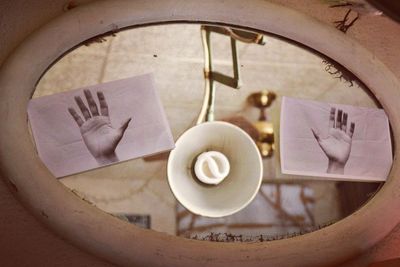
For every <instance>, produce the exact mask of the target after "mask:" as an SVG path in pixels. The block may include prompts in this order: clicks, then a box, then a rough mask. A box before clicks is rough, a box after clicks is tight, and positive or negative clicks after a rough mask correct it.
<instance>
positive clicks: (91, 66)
mask: <svg viewBox="0 0 400 267" xmlns="http://www.w3.org/2000/svg"><path fill="white" fill-rule="evenodd" d="M149 73H151V74H152V76H153V79H154V90H155V91H156V92H157V94H158V96H159V98H160V100H161V106H162V109H163V112H165V116H166V120H167V122H168V125H169V128H170V130H171V134H172V136H171V137H172V138H173V140H174V141H175V142H177V140H178V139H179V140H182V139H180V137H181V136H182V137H183V133H185V132H186V131H187V130H188V129H195V128H196V127H199V126H204V125H207V124H205V123H204V122H211V121H218V122H225V123H227V124H228V123H229V125H234V126H235V127H237V128H239V129H240V130H241V131H243V132H245V133H246V136H248V137H249V140H251V142H252V143H253V145H254V151H257V157H255V158H254V159H252V160H250V161H249V162H250V163H246V164H244V165H240V168H235V165H236V164H239V163H238V161H240V160H241V157H242V159H243V158H244V157H246V158H248V157H251V156H252V155H254V154H251V153H253V152H251V153H250V152H248V153H249V154H246V153H247V147H248V145H244V146H243V147H241V148H238V147H240V144H241V143H240V142H241V141H238V140H239V139H240V138H239V139H232V140H235V141H234V142H228V143H226V144H224V149H226V150H224V151H226V155H227V156H228V159H230V162H229V163H230V166H231V169H230V171H231V173H232V172H240V175H239V176H240V177H241V180H240V179H239V180H238V182H237V183H236V184H237V186H234V187H233V186H232V188H231V187H229V186H226V188H227V189H222V190H223V193H221V190H218V188H225V187H224V186H225V184H227V182H229V181H228V179H229V175H228V176H227V181H222V182H221V184H220V185H216V187H215V188H216V189H217V190H215V191H210V190H209V187H207V186H213V185H207V186H205V185H204V184H199V182H198V181H194V179H193V180H191V182H190V183H188V184H184V183H183V182H182V181H180V180H174V181H171V177H169V178H170V181H168V176H169V175H167V173H168V174H169V173H170V170H169V169H168V168H169V166H168V158H169V157H170V158H171V155H172V154H173V153H175V152H176V150H178V146H177V148H176V149H175V150H173V152H171V153H169V152H161V151H165V150H169V149H166V148H164V149H159V151H158V152H157V153H155V154H154V153H151V154H153V155H151V156H149V155H146V156H141V157H140V158H136V159H133V160H126V161H123V162H119V163H117V164H113V165H108V166H106V167H102V168H96V169H92V170H88V171H84V172H80V173H77V174H73V175H67V176H63V177H61V178H59V181H60V182H61V183H63V184H64V185H65V186H66V187H68V188H69V189H70V190H72V191H73V192H74V193H76V194H77V195H78V196H79V197H80V198H83V199H85V200H86V201H89V202H90V203H92V204H93V205H95V206H96V207H98V208H99V209H102V210H104V211H105V212H107V213H110V214H112V215H114V216H117V217H119V218H121V219H122V220H126V221H128V222H130V223H132V224H135V225H137V226H139V227H143V228H149V229H152V230H155V231H160V232H164V233H168V234H172V235H178V236H181V237H185V238H193V239H200V240H208V241H225V242H241V241H243V242H245V241H265V240H273V239H277V238H287V237H291V236H294V235H298V234H305V233H308V232H311V231H315V230H318V229H320V228H321V227H325V226H327V225H330V224H332V223H335V222H337V221H338V220H340V219H342V218H344V217H346V216H347V215H349V214H351V213H353V212H354V211H356V210H357V209H358V208H359V207H361V206H362V205H363V204H364V203H366V201H368V199H370V198H371V197H373V195H374V194H375V192H376V191H377V190H378V188H379V186H380V185H381V183H379V182H365V181H364V182H356V181H345V180H343V179H342V180H340V179H339V180H332V179H329V178H327V177H313V176H307V175H302V176H299V175H289V174H282V172H281V165H280V164H281V161H280V152H281V151H280V146H279V144H280V138H281V133H280V126H281V125H280V124H281V105H282V99H283V97H284V96H286V97H295V98H300V99H307V100H315V101H320V102H326V103H337V104H341V105H352V106H358V107H365V108H377V107H378V105H379V103H377V101H376V100H375V99H374V98H373V97H372V96H371V95H370V93H369V92H368V90H367V89H366V88H364V87H363V85H362V83H360V82H359V81H357V79H356V78H355V77H353V76H352V75H351V73H349V72H347V71H346V70H345V69H343V68H341V67H340V65H339V64H337V63H335V62H331V61H330V60H329V59H326V58H325V57H323V56H321V55H318V54H316V53H313V52H312V51H310V50H306V49H305V48H304V47H300V46H298V45H296V44H294V43H291V42H288V41H286V40H283V39H280V38H278V37H276V36H273V35H269V34H261V33H257V32H251V31H248V30H244V29H239V28H236V27H224V26H216V25H198V24H166V25H154V26H146V27H139V28H133V29H128V30H124V31H120V32H117V33H114V34H112V35H108V36H103V37H97V38H93V39H91V40H88V41H87V42H85V43H84V44H83V45H81V46H79V47H77V48H76V49H74V50H72V51H71V52H69V53H68V54H66V55H65V56H64V57H63V58H61V59H60V60H59V61H58V62H57V63H56V64H55V65H53V66H52V67H51V68H50V69H49V70H48V71H47V72H46V73H45V75H44V76H43V77H42V79H41V80H40V82H39V83H38V85H37V87H36V90H35V93H34V95H33V97H32V98H33V99H40V97H42V96H49V95H54V94H56V93H60V92H69V91H71V90H74V89H78V88H82V87H87V86H92V87H93V88H96V86H94V85H98V84H103V83H107V82H113V81H117V80H121V79H127V78H131V77H139V76H141V75H146V74H149ZM141 77H142V76H141ZM121 90H122V89H121ZM121 92H122V91H121ZM89 93H90V92H89ZM89 93H87V92H86V91H85V93H84V94H82V95H81V98H80V99H81V100H76V99H75V101H76V102H77V106H76V107H75V109H74V110H70V111H69V112H70V113H69V114H67V113H66V114H67V115H68V116H72V118H74V120H75V122H76V124H77V125H74V126H75V127H77V128H76V129H75V130H76V131H78V130H77V129H78V127H81V125H82V124H83V121H82V123H80V121H79V119H82V120H87V119H88V118H86V117H85V114H84V112H83V111H84V108H83V109H78V106H79V103H80V101H82V103H83V104H84V105H86V109H88V110H90V113H88V114H89V116H93V110H92V108H93V107H94V106H95V107H96V108H97V109H98V115H104V114H102V113H101V112H102V111H101V110H102V109H103V111H104V110H105V105H104V103H105V102H102V101H104V100H106V101H108V102H109V103H108V108H110V114H111V113H112V111H111V104H110V101H112V100H111V99H109V98H107V95H106V97H104V95H102V94H101V93H100V94H99V93H98V92H97V94H95V93H94V91H93V92H91V93H90V94H91V96H89ZM121 94H122V93H121ZM124 97H125V95H124ZM71 99H73V97H72V98H71ZM126 99H128V98H126ZM91 100H93V101H94V102H95V103H96V104H97V105H94V106H93V105H92V106H90V102H91ZM125 102H126V105H127V107H129V105H131V104H132V103H133V102H130V101H128V100H127V101H125ZM102 103H103V104H102ZM80 107H81V106H79V108H80ZM152 110H154V108H152ZM81 111H82V112H81ZM94 112H95V111H94ZM95 114H96V112H95ZM152 114H153V113H152ZM328 114H329V112H328ZM123 115H124V114H122V115H121V116H123ZM112 116H114V117H115V116H116V115H115V112H114V115H112ZM136 116H137V115H135V114H133V116H132V121H128V120H124V123H125V124H124V123H121V125H122V127H125V128H124V132H123V134H124V135H125V134H126V132H125V130H126V129H128V130H129V128H127V127H128V126H129V125H130V124H132V125H131V126H129V127H135V119H137V117H136ZM343 116H344V115H340V125H341V126H340V127H339V128H340V129H341V130H342V131H343V129H344V126H343V127H342V125H345V124H344V117H343ZM334 117H335V124H336V126H337V125H339V124H337V123H338V122H337V117H338V116H337V115H335V116H334ZM110 118H111V121H113V120H114V118H113V117H111V115H110ZM70 119H71V118H70ZM121 120H122V118H121ZM346 120H347V115H346ZM326 121H327V123H328V121H329V117H327V119H326ZM142 123H143V124H145V122H143V121H142ZM136 125H137V124H136ZM196 125H197V126H196ZM347 125H348V126H347ZM71 127H72V126H71ZM192 127H195V128H192ZM351 127H352V126H351V124H350V121H349V122H348V123H347V122H346V128H348V129H346V130H344V131H345V132H346V131H347V132H349V131H350V129H351ZM356 127H357V126H356ZM336 128H337V127H336ZM356 129H357V128H356ZM128 130H126V131H128ZM219 131H222V130H221V129H220V128H218V127H217V128H215V129H214V128H213V129H211V128H210V129H208V130H205V132H207V133H208V134H209V133H211V132H213V133H220V132H219ZM353 131H354V128H353ZM198 132H199V133H198V134H196V135H193V137H191V138H190V139H189V140H188V141H186V144H187V145H186V146H184V149H183V150H185V151H187V150H188V149H189V148H190V147H195V146H196V143H200V141H199V140H203V139H202V138H204V137H205V136H208V134H206V133H205V132H204V131H198ZM186 133H188V132H186ZM221 134H222V133H221ZM310 134H311V131H310ZM122 136H123V135H121V138H120V140H121V141H120V142H123V138H122ZM229 136H230V135H229ZM310 136H311V135H310ZM316 138H317V137H316ZM240 140H241V139H240ZM182 142H183V141H182ZM210 142H214V143H212V145H213V146H214V147H215V148H216V149H215V150H217V151H219V150H221V149H222V148H218V144H220V142H219V141H210ZM243 142H245V141H243ZM176 144H178V143H176ZM117 145H119V144H118V143H117ZM138 147H140V144H136V145H135V146H132V147H131V149H132V150H134V151H136V150H139V148H138ZM114 148H115V147H114ZM93 150H95V149H93ZM208 150H209V149H208V148H207V151H208ZM228 151H229V152H228ZM127 153H128V152H127ZM92 154H93V153H92ZM170 154H171V155H170ZM135 155H136V154H135ZM245 155H248V156H245ZM136 157H137V156H136ZM258 157H259V158H260V166H257V164H253V163H254V162H256V161H257V158H258ZM175 158H176V160H175V161H176V162H177V163H176V162H175V164H176V165H178V166H179V164H180V162H182V158H181V157H180V155H179V156H175ZM232 158H234V160H232ZM197 159H198V158H197ZM191 160H193V158H192V159H191ZM218 160H219V159H218V157H217V159H216V160H215V161H216V163H217V164H219V161H218ZM170 161H171V160H170ZM232 164H233V165H232ZM217 167H218V168H220V167H221V166H217ZM210 169H211V168H210ZM210 169H200V172H201V171H202V170H203V172H204V173H205V175H206V176H207V175H208V176H213V175H214V174H215V173H214V172H213V170H212V169H211V170H210ZM237 169H239V170H237ZM174 170H175V169H174ZM193 171H195V170H193ZM204 173H203V174H204ZM258 173H259V174H258ZM174 175H177V174H175V173H174ZM192 175H194V176H193V177H195V174H193V173H192ZM198 175H199V174H198ZM230 175H232V174H230ZM214 176H215V175H214ZM217 176H218V175H217ZM243 176H246V177H247V180H245V179H243V178H242V177H243ZM193 177H192V178H193ZM253 177H254V178H253ZM211 178H213V177H211ZM214 178H215V177H214ZM252 179H253V180H254V181H255V182H254V183H253V182H252V181H253V180H252ZM257 179H259V183H258V182H257V181H258V180H257ZM174 185H176V186H175V187H174ZM218 186H219V187H218ZM250 187H251V188H250ZM196 188H202V189H201V190H204V192H206V191H207V192H212V193H205V195H202V196H203V197H206V198H207V199H206V200H205V202H207V203H208V206H207V205H206V206H202V207H201V209H196V208H197V207H193V205H194V204H193V203H195V201H194V198H195V197H196V196H198V195H197V193H198V192H197V191H190V190H197V189H196ZM204 188H205V189H204ZM215 188H213V189H212V190H214V189H215ZM233 188H234V189H233ZM249 188H250V189H249ZM176 190H178V191H179V192H178V191H176ZM229 190H231V191H230V194H231V195H230V196H229V197H230V198H231V199H234V200H235V201H226V198H224V196H226V195H227V194H228V193H226V192H228V191H229ZM244 192H246V194H248V195H249V197H243V195H245V193H244ZM251 192H254V193H251ZM174 194H175V195H174ZM190 196H193V199H190ZM216 196H218V197H216ZM177 199H179V201H178V200H177ZM233 202H235V203H234V204H235V205H233ZM236 202H237V203H236ZM228 204H232V206H235V208H232V207H230V206H229V205H228ZM228 206H229V207H228ZM210 209H211V210H212V211H210ZM224 209H231V211H233V212H230V213H229V212H228V213H229V214H230V215H226V214H223V213H215V211H218V210H224ZM207 212H208V213H207ZM213 212H214V213H213ZM200 214H202V215H205V216H202V215H200ZM213 215H216V216H213ZM219 215H221V216H219ZM212 217H214V218H212Z"/></svg>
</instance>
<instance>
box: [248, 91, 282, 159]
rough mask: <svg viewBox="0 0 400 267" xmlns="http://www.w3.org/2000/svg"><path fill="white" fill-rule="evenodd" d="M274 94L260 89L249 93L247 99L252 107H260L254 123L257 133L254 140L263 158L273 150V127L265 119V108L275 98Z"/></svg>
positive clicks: (269, 155) (271, 153)
mask: <svg viewBox="0 0 400 267" xmlns="http://www.w3.org/2000/svg"><path fill="white" fill-rule="evenodd" d="M275 98H276V94H275V93H274V92H271V91H267V90H262V91H260V92H257V93H253V94H251V95H249V97H248V98H247V101H248V102H249V104H250V105H252V106H253V107H256V108H258V109H260V117H259V118H258V121H257V122H255V123H254V126H255V128H256V129H257V131H258V133H259V135H258V138H257V141H256V144H257V147H258V149H259V150H260V153H261V156H262V157H264V158H268V157H271V156H272V155H273V153H274V150H275V145H274V127H273V125H272V123H271V122H269V121H268V119H267V112H266V109H267V108H268V107H270V106H271V104H272V102H273V101H274V100H275Z"/></svg>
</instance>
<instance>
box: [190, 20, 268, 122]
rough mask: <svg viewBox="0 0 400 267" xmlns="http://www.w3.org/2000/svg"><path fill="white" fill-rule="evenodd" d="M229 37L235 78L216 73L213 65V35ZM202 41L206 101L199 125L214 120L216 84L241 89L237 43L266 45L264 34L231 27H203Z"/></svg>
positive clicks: (198, 120) (202, 108)
mask: <svg viewBox="0 0 400 267" xmlns="http://www.w3.org/2000/svg"><path fill="white" fill-rule="evenodd" d="M212 32H213V33H217V34H222V35H227V36H229V37H230V39H231V52H232V67H233V77H230V76H227V75H225V74H222V73H220V72H218V71H215V70H214V68H213V63H212V53H211V42H210V40H211V38H210V37H211V33H212ZM201 40H202V43H203V49H204V79H205V90H204V100H203V105H202V107H201V111H200V114H199V117H198V119H197V124H200V123H202V122H205V121H213V120H214V103H215V82H219V83H222V84H224V85H226V86H229V87H232V88H235V89H239V88H240V87H241V80H240V69H239V59H238V52H237V49H236V41H240V42H244V43H249V44H251V43H253V44H258V45H264V44H265V42H264V36H263V35H262V34H259V33H256V32H250V31H244V30H239V29H233V28H229V27H221V26H211V25H202V26H201Z"/></svg>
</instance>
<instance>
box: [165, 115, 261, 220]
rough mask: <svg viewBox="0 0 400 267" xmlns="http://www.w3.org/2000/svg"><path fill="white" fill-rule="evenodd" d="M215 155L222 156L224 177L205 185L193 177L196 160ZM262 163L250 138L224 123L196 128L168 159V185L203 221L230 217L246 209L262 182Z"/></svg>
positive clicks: (189, 131) (179, 142)
mask: <svg viewBox="0 0 400 267" xmlns="http://www.w3.org/2000/svg"><path fill="white" fill-rule="evenodd" d="M207 151H217V152H220V153H222V154H223V155H225V156H226V158H227V159H228V161H229V165H230V169H229V173H228V175H227V176H226V177H225V178H224V179H223V181H221V182H220V183H219V184H216V185H209V184H205V183H203V182H201V181H199V179H198V178H197V177H196V175H195V170H194V168H195V164H196V161H197V159H198V156H199V155H201V154H202V153H204V152H207ZM262 173H263V167H262V159H261V156H260V153H259V151H258V149H257V146H256V145H255V143H254V141H253V140H252V139H251V137H250V136H249V135H248V134H247V133H246V132H245V131H243V130H242V129H240V128H239V127H237V126H235V125H233V124H230V123H226V122H219V121H216V122H206V123H202V124H199V125H196V126H194V127H192V128H190V129H189V130H187V131H186V132H184V133H183V134H182V135H181V137H180V138H179V139H178V141H177V142H176V146H175V149H174V150H172V151H171V153H170V156H169V158H168V182H169V185H170V188H171V190H172V193H173V194H174V195H175V197H176V199H177V200H178V201H179V202H180V203H181V204H182V205H183V206H184V207H185V208H187V209H188V210H190V211H191V212H193V213H195V214H198V215H202V216H206V217H222V216H227V215H231V214H233V213H235V212H238V211H239V210H241V209H243V208H244V207H246V206H247V205H248V204H249V203H250V202H251V201H252V200H253V199H254V197H255V196H256V194H257V192H258V190H259V188H260V185H261V181H262Z"/></svg>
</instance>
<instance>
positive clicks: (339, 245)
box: [0, 0, 400, 267]
mask: <svg viewBox="0 0 400 267" xmlns="http://www.w3.org/2000/svg"><path fill="white" fill-rule="evenodd" d="M173 21H191V22H196V21H207V22H215V23H226V24H232V25H240V26H244V27H249V28H253V29H259V30H261V31H265V32H271V33H274V34H277V35H281V36H283V37H286V38H289V39H292V40H294V41H296V42H299V43H303V44H305V45H306V46H309V47H311V48H313V49H315V50H317V51H319V52H320V53H322V54H325V55H327V56H328V57H330V58H333V59H334V60H335V61H337V62H340V63H341V64H342V65H343V66H344V67H346V68H347V69H349V70H350V71H351V72H353V73H354V74H355V75H356V76H357V77H359V78H360V79H361V80H362V81H363V82H364V83H365V84H366V85H367V86H368V88H370V90H371V91H372V92H373V94H374V95H375V96H376V97H377V98H378V100H379V101H380V102H381V104H382V105H383V107H384V108H385V110H386V112H387V114H388V116H389V119H390V121H391V126H392V130H393V136H394V139H395V140H394V141H395V143H399V140H400V107H399V106H400V104H399V103H400V90H399V89H400V84H399V81H398V80H397V79H396V77H395V76H394V75H393V74H392V73H391V72H390V71H389V70H388V69H387V68H386V67H385V66H384V65H383V64H382V63H381V62H380V61H379V60H377V59H376V58H375V57H374V56H373V55H372V54H371V53H369V52H368V51H367V50H366V49H364V48H362V47H361V46H360V45H358V44H357V43H356V42H355V41H353V40H351V39H350V38H348V37H347V36H345V35H344V34H342V33H341V32H339V31H337V30H336V29H334V28H333V27H329V26H328V25H325V24H323V23H321V22H318V21H316V20H314V19H312V18H310V17H308V16H306V15H304V14H301V13H298V12H296V11H293V10H290V9H287V8H284V7H281V6H278V5H275V4H271V3H268V2H266V1H264V0H251V1H241V0H231V1H211V0H203V1H196V0H185V1H182V0H157V1H145V0H135V1H123V0H115V1H96V2H93V3H91V4H88V5H84V6H79V7H77V8H75V9H73V10H71V11H68V12H66V13H65V14H64V15H62V16H61V17H59V18H57V19H55V20H53V21H51V22H50V23H49V24H47V25H45V26H44V27H42V28H41V29H39V30H38V31H37V32H36V33H35V34H33V35H32V36H30V37H29V38H28V39H27V40H26V41H24V43H23V44H22V45H21V46H19V47H18V49H17V50H16V51H15V52H14V53H13V54H12V55H11V56H10V57H9V58H8V59H7V61H6V62H5V63H4V64H3V65H2V67H1V70H0V103H1V105H0V121H1V122H2V132H1V136H0V168H1V176H2V177H3V178H4V179H5V180H6V181H8V182H9V183H12V184H13V187H12V188H14V189H15V191H16V194H17V195H18V197H19V198H20V199H21V200H22V202H23V203H24V204H25V205H26V206H28V207H29V208H30V210H31V211H32V212H33V213H34V214H35V215H37V216H38V217H39V218H42V221H43V222H45V223H46V224H47V225H48V226H50V227H51V228H52V229H53V230H55V231H56V232H57V233H59V234H60V235H61V236H62V237H64V238H66V239H67V240H69V241H71V242H72V243H74V244H76V245H78V246H79V247H81V248H83V249H85V250H87V251H89V252H91V253H94V254H96V255H98V256H99V257H102V258H104V259H107V260H109V261H111V262H114V263H117V264H120V265H126V266H128V265H129V266H132V265H134V266H204V265H207V266H242V265H243V264H244V263H245V265H246V266H266V264H268V265H270V266H280V267H284V266H308V267H309V266H321V265H326V264H334V263H338V262H341V261H344V260H346V259H348V258H349V257H352V256H355V255H357V254H360V253H362V252H363V251H364V250H366V249H367V248H369V247H371V246H372V245H374V244H376V243H377V242H378V241H379V240H381V239H382V238H383V237H384V236H386V235H387V234H388V233H389V232H390V231H391V230H392V229H393V228H394V226H395V225H396V224H397V223H398V222H399V221H400V209H399V206H400V205H399V204H400V177H399V175H400V163H399V160H398V158H397V157H395V160H394V164H393V168H392V170H391V173H390V177H389V179H388V181H387V182H386V183H385V185H384V186H383V188H382V189H381V190H380V191H379V192H378V193H377V195H376V196H375V197H374V198H373V199H372V200H371V201H369V202H368V203H367V204H366V205H365V206H364V207H362V208H361V209H360V210H358V211H357V212H355V213H353V214H352V215H350V216H348V217H347V218H345V219H343V220H341V221H339V222H337V223H335V224H333V225H331V226H329V227H326V228H323V229H321V230H318V231H315V232H313V233H310V234H306V235H302V236H298V237H294V238H289V239H283V240H278V241H273V242H263V243H254V244H230V243H214V242H202V241H196V240H189V239H184V238H179V237H175V236H169V235H166V234H162V233H158V232H155V231H150V230H143V229H139V228H137V227H134V226H132V225H130V224H128V223H125V222H123V221H121V220H118V219H116V218H114V217H112V216H110V215H107V214H106V213H104V212H102V211H101V210H99V209H97V208H95V207H92V206H90V205H89V204H87V203H85V202H84V201H82V200H80V199H79V198H77V197H76V196H75V195H74V194H73V193H72V192H71V191H69V190H68V189H67V188H66V187H64V186H63V185H62V184H61V183H59V182H58V181H57V180H56V179H55V178H54V177H53V176H52V175H51V174H50V173H49V172H48V171H47V169H46V168H45V167H44V165H43V164H42V163H41V161H40V160H39V158H38V157H37V155H36V154H35V150H34V147H33V143H32V142H31V140H30V136H29V134H28V127H27V116H26V106H27V103H28V100H29V99H30V97H31V94H32V92H33V91H34V88H35V84H36V82H37V81H38V79H39V78H40V77H41V75H42V74H43V73H44V72H45V70H46V69H47V68H48V66H50V65H51V64H52V63H53V62H54V61H55V60H56V59H57V58H59V57H60V56H61V55H62V54H63V53H65V52H66V51H68V50H69V49H71V48H73V47H74V46H76V45H78V44H79V43H81V42H82V41H83V40H86V39H89V38H91V37H94V36H96V35H99V34H103V33H105V32H108V31H112V30H116V29H118V28H124V27H128V26H133V25H143V24H149V23H158V22H173ZM398 154H399V147H395V155H398Z"/></svg>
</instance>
